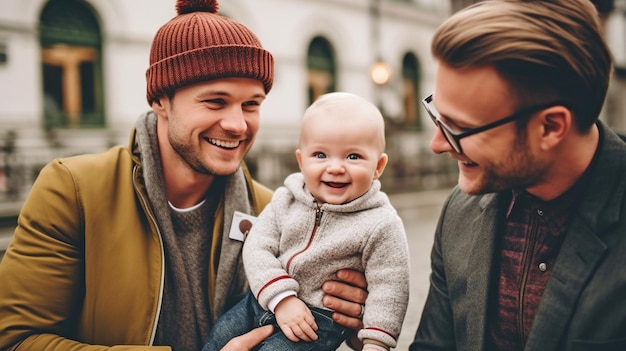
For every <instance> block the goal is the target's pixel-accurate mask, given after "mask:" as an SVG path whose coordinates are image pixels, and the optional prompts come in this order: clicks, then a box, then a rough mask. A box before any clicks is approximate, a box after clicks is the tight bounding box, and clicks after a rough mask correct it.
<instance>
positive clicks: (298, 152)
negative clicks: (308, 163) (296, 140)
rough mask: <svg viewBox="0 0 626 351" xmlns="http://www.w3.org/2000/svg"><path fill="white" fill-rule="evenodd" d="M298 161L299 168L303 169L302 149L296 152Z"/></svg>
mask: <svg viewBox="0 0 626 351" xmlns="http://www.w3.org/2000/svg"><path fill="white" fill-rule="evenodd" d="M296 160H298V167H300V169H302V151H300V149H297V150H296Z"/></svg>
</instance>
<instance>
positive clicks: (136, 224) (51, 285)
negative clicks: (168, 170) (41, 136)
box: [0, 133, 271, 351]
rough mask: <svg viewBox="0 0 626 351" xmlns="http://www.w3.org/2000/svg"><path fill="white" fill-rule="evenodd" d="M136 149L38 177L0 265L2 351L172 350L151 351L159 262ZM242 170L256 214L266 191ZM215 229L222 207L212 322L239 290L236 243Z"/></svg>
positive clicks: (70, 162) (58, 163)
mask: <svg viewBox="0 0 626 351" xmlns="http://www.w3.org/2000/svg"><path fill="white" fill-rule="evenodd" d="M135 139H136V138H135V133H133V135H131V141H130V146H129V147H122V146H119V147H114V148H112V149H110V150H108V151H106V152H104V153H102V154H96V155H81V156H75V157H69V158H63V159H56V160H54V161H52V162H51V163H49V164H48V165H47V166H45V167H44V168H43V170H42V171H41V173H40V175H39V176H38V178H37V180H36V182H35V183H34V185H33V187H32V189H31V191H30V194H29V196H28V198H27V200H26V202H25V203H24V206H23V208H22V210H21V212H20V215H19V218H18V225H17V228H16V230H15V234H14V237H13V239H12V242H11V244H10V246H9V248H8V250H7V252H6V255H5V257H4V259H3V260H2V263H1V264H0V350H5V349H8V350H38V351H42V350H63V351H67V350H79V349H80V350H83V349H85V350H87V349H88V350H94V351H95V350H107V349H109V347H108V346H89V345H87V344H90V345H110V346H112V345H118V346H114V347H110V349H111V350H149V349H150V350H169V349H170V348H169V347H151V346H149V345H151V344H152V341H153V339H154V335H155V331H156V326H157V321H158V318H159V311H160V306H161V298H162V291H163V279H164V268H163V267H164V261H163V257H164V255H163V243H162V240H161V236H160V233H159V228H158V227H157V224H156V220H155V218H154V215H153V210H152V208H151V204H150V203H149V201H148V197H147V195H146V191H145V187H144V184H143V177H142V176H141V172H142V165H141V162H140V155H139V151H138V147H137V144H136V140H135ZM242 168H243V169H244V174H245V178H246V183H247V184H248V190H249V195H248V198H249V201H250V204H251V207H252V208H254V209H255V210H256V212H257V213H256V214H258V213H259V212H260V211H261V210H262V208H263V207H264V206H265V204H266V203H267V202H268V201H269V199H270V197H271V191H270V190H269V189H268V188H266V187H264V186H261V185H260V184H258V183H257V182H255V181H254V180H252V178H251V177H250V175H249V174H248V173H247V171H246V170H245V165H244V166H242ZM250 189H252V191H250ZM222 227H223V199H222V203H221V204H220V206H219V207H218V213H217V214H216V219H215V225H214V228H213V234H214V235H213V238H218V239H217V240H215V241H214V247H218V248H219V249H218V250H220V252H218V253H217V254H218V255H219V256H218V257H219V263H218V265H219V269H217V270H216V271H217V276H216V277H215V275H214V276H213V277H211V278H210V281H209V292H210V296H213V297H214V298H213V301H211V302H210V303H209V305H210V306H212V311H211V313H212V316H213V318H216V316H219V315H220V314H221V313H222V312H223V311H224V310H225V309H226V308H228V307H229V305H230V304H231V303H233V301H230V300H232V299H233V297H234V296H241V294H242V293H243V292H244V291H242V290H245V289H247V282H246V279H245V273H244V271H243V265H242V262H241V244H242V243H240V242H238V241H235V240H229V239H228V238H224V239H225V240H223V239H222V236H223V235H222V232H223V230H222ZM220 242H221V243H220ZM211 261H212V262H213V261H214V260H213V259H211ZM211 268H215V267H211Z"/></svg>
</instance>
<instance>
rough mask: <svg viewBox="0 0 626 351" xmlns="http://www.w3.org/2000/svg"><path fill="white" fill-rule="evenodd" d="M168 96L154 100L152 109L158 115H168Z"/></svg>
mask: <svg viewBox="0 0 626 351" xmlns="http://www.w3.org/2000/svg"><path fill="white" fill-rule="evenodd" d="M167 99H168V97H167V96H166V95H163V96H161V97H160V98H158V99H157V100H154V101H152V105H151V107H152V111H154V113H156V115H157V116H166V115H167V114H166V111H165V106H166V103H167V102H168V101H165V100H167Z"/></svg>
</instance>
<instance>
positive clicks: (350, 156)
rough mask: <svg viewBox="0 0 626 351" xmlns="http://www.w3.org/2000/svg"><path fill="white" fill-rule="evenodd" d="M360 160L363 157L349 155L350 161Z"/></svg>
mask: <svg viewBox="0 0 626 351" xmlns="http://www.w3.org/2000/svg"><path fill="white" fill-rule="evenodd" d="M360 158H361V156H359V155H357V154H350V155H348V160H358V159H360Z"/></svg>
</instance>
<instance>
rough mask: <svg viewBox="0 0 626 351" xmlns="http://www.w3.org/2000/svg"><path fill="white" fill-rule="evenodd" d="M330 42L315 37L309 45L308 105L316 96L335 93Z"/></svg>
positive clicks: (333, 64) (332, 55) (334, 69)
mask: <svg viewBox="0 0 626 351" xmlns="http://www.w3.org/2000/svg"><path fill="white" fill-rule="evenodd" d="M333 52H334V51H333V48H332V46H331V45H330V42H328V40H326V39H325V38H322V37H315V38H314V39H313V40H312V41H311V44H310V45H309V51H308V54H307V69H308V89H309V104H311V103H312V102H313V101H315V99H317V97H318V96H320V95H322V94H325V93H329V92H332V91H335V89H336V75H337V74H336V73H337V72H336V65H335V58H334V53H333Z"/></svg>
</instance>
